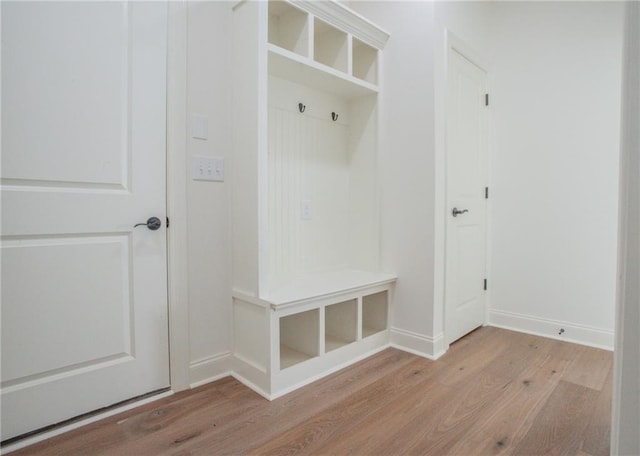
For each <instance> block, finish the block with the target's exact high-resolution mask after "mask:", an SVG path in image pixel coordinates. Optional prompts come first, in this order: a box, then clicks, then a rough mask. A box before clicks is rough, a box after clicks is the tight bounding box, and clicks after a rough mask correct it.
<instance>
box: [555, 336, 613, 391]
mask: <svg viewBox="0 0 640 456" xmlns="http://www.w3.org/2000/svg"><path fill="white" fill-rule="evenodd" d="M612 366H613V353H612V352H610V351H606V350H600V349H598V348H591V347H584V346H580V347H579V353H578V356H576V357H575V358H574V360H573V362H572V363H571V366H570V368H569V369H568V370H567V372H566V373H565V374H564V377H563V380H565V381H567V382H571V383H575V384H577V385H582V386H586V387H587V388H591V389H595V390H598V391H600V390H602V388H603V386H604V383H605V381H606V380H607V375H608V374H609V371H610V370H611V368H612Z"/></svg>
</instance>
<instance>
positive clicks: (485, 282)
mask: <svg viewBox="0 0 640 456" xmlns="http://www.w3.org/2000/svg"><path fill="white" fill-rule="evenodd" d="M484 290H485V291H487V279H484Z"/></svg>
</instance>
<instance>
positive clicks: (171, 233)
mask: <svg viewBox="0 0 640 456" xmlns="http://www.w3.org/2000/svg"><path fill="white" fill-rule="evenodd" d="M167 3H168V8H169V9H168V16H167V17H168V20H167V22H168V24H167V27H168V33H167V151H166V154H167V217H169V220H170V221H171V227H170V228H169V229H168V230H167V287H168V293H167V296H168V303H167V305H168V308H169V327H168V331H169V376H170V377H169V384H170V388H171V390H172V391H173V392H177V391H182V390H186V389H189V387H190V381H189V291H188V277H187V265H188V257H187V205H186V201H187V155H186V153H185V151H186V150H187V26H188V24H187V20H188V16H187V2H186V1H170V2H167Z"/></svg>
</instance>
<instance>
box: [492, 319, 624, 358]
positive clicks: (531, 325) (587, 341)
mask: <svg viewBox="0 0 640 456" xmlns="http://www.w3.org/2000/svg"><path fill="white" fill-rule="evenodd" d="M489 326H495V327H497V328H503V329H510V330H513V331H518V332H523V333H527V334H533V335H536V336H543V337H548V338H551V339H556V340H563V341H565V342H573V343H576V344H581V345H587V346H589V347H595V348H602V349H604V350H613V331H611V330H608V329H602V328H595V327H592V326H586V325H580V324H576V323H569V322H566V321H558V320H549V319H546V318H540V317H534V316H532V315H525V314H517V313H513V312H505V311H502V310H496V309H490V310H489ZM560 328H563V329H564V333H563V334H562V335H559V334H558V332H559V330H560Z"/></svg>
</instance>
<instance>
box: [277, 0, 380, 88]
mask: <svg viewBox="0 0 640 456" xmlns="http://www.w3.org/2000/svg"><path fill="white" fill-rule="evenodd" d="M268 10H269V33H268V45H267V50H268V54H269V74H270V75H273V76H278V77H282V78H286V79H289V80H292V81H294V82H298V83H302V84H305V85H310V86H313V87H314V88H317V89H320V90H325V91H329V92H331V93H335V94H337V95H340V96H346V97H347V98H350V97H356V96H361V95H366V94H371V93H376V92H377V91H378V87H377V84H378V51H380V50H382V49H383V48H384V45H385V44H386V42H387V39H388V38H389V34H388V33H387V32H385V31H384V30H382V29H380V28H379V27H378V26H376V25H375V24H373V23H371V22H369V21H368V20H367V19H365V18H363V17H362V16H360V15H358V14H357V13H355V12H354V11H352V10H350V9H349V8H347V7H345V6H343V5H342V4H340V3H338V2H336V1H332V0H323V1H317V0H315V1H314V0H296V1H289V0H269V2H268Z"/></svg>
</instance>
